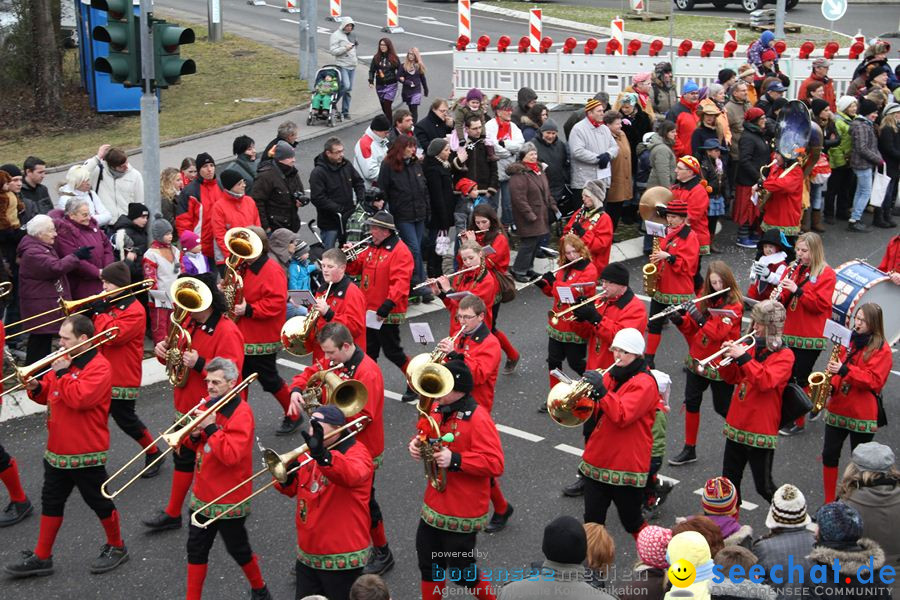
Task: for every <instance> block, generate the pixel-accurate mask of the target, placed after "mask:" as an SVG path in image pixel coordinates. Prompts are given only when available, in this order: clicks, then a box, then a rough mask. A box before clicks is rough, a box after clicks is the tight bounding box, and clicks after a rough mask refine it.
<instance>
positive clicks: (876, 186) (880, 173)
mask: <svg viewBox="0 0 900 600" xmlns="http://www.w3.org/2000/svg"><path fill="white" fill-rule="evenodd" d="M884 169H885V168H884V167H880V168H878V169H875V179H874V180H873V181H872V197H871V198H870V199H869V204H871V205H872V206H875V207H879V206H881V204H882V203H883V202H884V197H885V196H886V195H887V191H888V187H890V185H891V178H890V177H888V176H887V175H886V174H885V172H884Z"/></svg>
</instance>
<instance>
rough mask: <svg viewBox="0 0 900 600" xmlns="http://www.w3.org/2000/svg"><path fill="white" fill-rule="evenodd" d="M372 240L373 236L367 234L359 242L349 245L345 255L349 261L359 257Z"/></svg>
mask: <svg viewBox="0 0 900 600" xmlns="http://www.w3.org/2000/svg"><path fill="white" fill-rule="evenodd" d="M371 241H372V236H371V235H367V236H366V237H364V238H363V239H361V240H359V241H358V242H356V243H354V244H351V245H350V246H347V248H345V249H344V255H345V256H346V257H347V262H353V261H354V260H356V259H357V258H359V255H360V254H362V251H363V250H365V249H366V246H368V245H369V243H370V242H371Z"/></svg>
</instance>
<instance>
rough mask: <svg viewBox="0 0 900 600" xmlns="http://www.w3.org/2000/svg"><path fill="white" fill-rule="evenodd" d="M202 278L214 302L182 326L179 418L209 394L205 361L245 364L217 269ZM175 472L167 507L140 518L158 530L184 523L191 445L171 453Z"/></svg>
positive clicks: (161, 348) (162, 355) (160, 350)
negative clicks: (183, 376)
mask: <svg viewBox="0 0 900 600" xmlns="http://www.w3.org/2000/svg"><path fill="white" fill-rule="evenodd" d="M194 278H195V279H199V280H200V281H201V282H202V283H203V284H204V285H205V286H206V287H207V288H209V291H210V294H211V295H212V303H211V304H210V306H209V308H207V309H206V310H202V311H198V312H194V313H191V314H189V315H187V316H186V317H185V319H184V321H183V322H182V324H181V326H182V327H184V328H185V330H186V331H187V332H188V333H189V334H190V335H191V349H190V350H187V351H185V352H184V359H183V360H184V365H185V366H186V367H188V369H189V371H188V378H187V383H186V384H185V385H184V386H183V387H177V386H176V387H175V388H174V393H175V397H174V403H175V420H176V421H180V420H182V419H183V418H184V416H185V414H186V413H188V412H189V411H190V410H191V409H192V408H194V407H195V406H196V405H197V403H198V402H199V401H200V400H201V399H203V398H204V397H205V396H206V393H207V390H206V381H205V380H204V377H206V364H207V363H208V362H209V361H210V360H212V359H213V357H216V356H218V357H220V358H226V359H228V360H230V361H232V362H233V363H234V364H235V365H237V367H238V369H240V368H241V367H242V366H243V364H244V336H243V335H241V331H240V329H238V326H237V325H235V323H234V322H233V321H232V320H231V319H229V318H227V317H226V316H225V315H226V313H227V312H228V306H227V305H226V303H225V296H223V295H222V292H221V291H219V288H218V287H216V276H215V274H214V273H202V274H199V275H195V276H194ZM167 342H168V340H167V339H166V340H163V341H161V342H160V343H158V344H157V345H156V347H155V348H154V352H155V354H156V358H157V360H159V362H161V363H163V364H166V352H167V351H168V349H169V346H168V344H167ZM172 455H173V458H174V463H175V472H174V473H173V474H172V489H171V491H170V492H169V502H168V504H167V505H166V508H165V509H162V510H159V511H157V512H156V513H155V514H154V515H153V516H151V517H149V518H146V519H142V520H141V522H142V523H143V524H144V525H146V526H147V527H149V528H150V529H153V530H155V531H162V530H165V529H178V528H179V527H181V508H182V506H183V505H184V499H185V498H186V497H187V493H188V491H189V490H190V488H191V482H192V481H193V479H194V465H195V462H196V455H195V453H194V452H193V451H192V450H191V449H189V448H181V451H180V452H173V453H172Z"/></svg>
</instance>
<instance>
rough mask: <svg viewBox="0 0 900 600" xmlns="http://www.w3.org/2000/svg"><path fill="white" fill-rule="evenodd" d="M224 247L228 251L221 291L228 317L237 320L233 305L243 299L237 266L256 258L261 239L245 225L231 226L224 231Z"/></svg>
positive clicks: (241, 283) (259, 249) (261, 245)
mask: <svg viewBox="0 0 900 600" xmlns="http://www.w3.org/2000/svg"><path fill="white" fill-rule="evenodd" d="M225 247H226V248H228V252H229V253H230V254H229V256H228V258H227V259H226V260H225V276H224V277H223V278H222V293H223V294H224V295H225V301H226V302H227V304H228V318H230V319H231V320H232V321H236V320H237V318H238V317H237V316H236V315H235V314H234V305H235V304H240V303H241V302H242V301H243V296H244V294H243V289H244V280H243V278H242V277H241V276H240V274H238V268H240V266H241V265H242V264H244V263H246V262H250V261H254V260H256V259H257V258H258V257H259V255H260V254H262V251H263V243H262V240H261V239H259V236H258V235H256V234H255V233H254V232H253V231H252V230H250V229H247V228H246V227H232V228H231V229H229V230H228V231H226V232H225Z"/></svg>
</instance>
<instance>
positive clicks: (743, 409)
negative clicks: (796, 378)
mask: <svg viewBox="0 0 900 600" xmlns="http://www.w3.org/2000/svg"><path fill="white" fill-rule="evenodd" d="M757 356H760V357H761V360H760V359H759V358H757ZM793 368H794V353H793V352H791V351H790V350H788V349H787V348H781V349H779V350H778V351H777V352H769V351H768V350H764V351H763V352H762V353H760V351H759V349H758V348H751V349H750V351H748V352H747V353H746V354H745V355H744V356H743V357H741V358H739V359H737V360H735V361H734V362H732V363H731V364H730V365H727V366H724V367H720V368H719V376H721V377H722V380H723V381H725V382H726V383H730V384H731V385H735V386H737V387H736V388H735V389H734V395H733V396H732V397H731V406H729V408H728V415H727V416H726V417H725V431H724V433H725V437H726V438H728V439H729V440H731V441H733V442H737V443H739V444H745V445H747V446H753V447H755V448H769V449H772V450H774V449H775V445H776V441H777V440H778V425H779V424H780V422H781V395H782V394H783V393H784V388H785V387H786V386H787V384H788V380H789V379H790V378H791V371H792V370H793Z"/></svg>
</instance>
